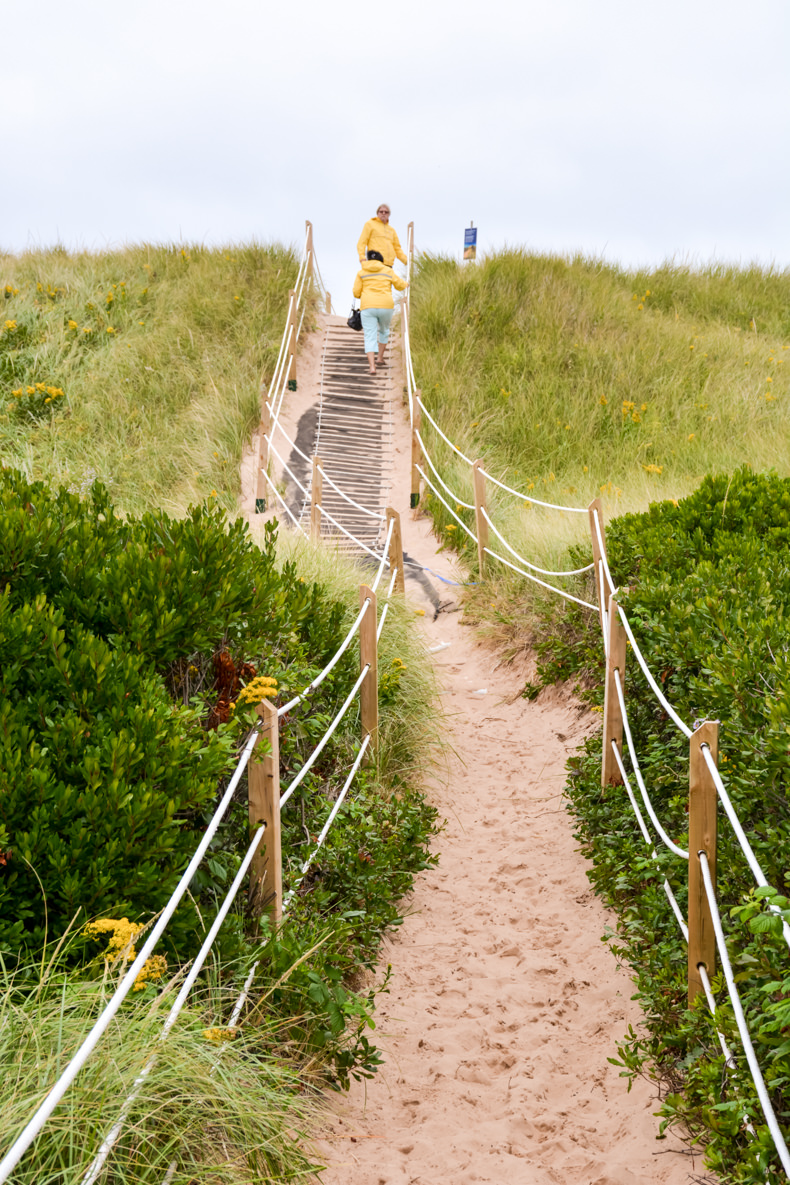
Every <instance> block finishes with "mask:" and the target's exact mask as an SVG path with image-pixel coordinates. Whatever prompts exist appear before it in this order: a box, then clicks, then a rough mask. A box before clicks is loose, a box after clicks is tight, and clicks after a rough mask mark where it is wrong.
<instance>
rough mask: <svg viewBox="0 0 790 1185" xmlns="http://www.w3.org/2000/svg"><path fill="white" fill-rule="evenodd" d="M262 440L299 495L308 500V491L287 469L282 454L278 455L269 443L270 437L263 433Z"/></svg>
mask: <svg viewBox="0 0 790 1185" xmlns="http://www.w3.org/2000/svg"><path fill="white" fill-rule="evenodd" d="M263 439H264V440H265V441H266V443H267V444H268V445H269V448H270V449H271V450H272V452H273V453H274V455H275V457H276V458H277V460H278V461H279V462H280V464H281V465H282V469H283V473H287V474H288V476H289V477H290V479H291V481H292V482H293V483H294V485H295V486H296V488H297V489H298V490H299V492H300V493H301V494H304V496H305V498H309V497H310V491H309V490H307V489H306V488H305V486H303V485H302V483H301V482H300V480H299V478H298V477H297V476H296V474H295V473H294V472H293V470H292V469H291V468H289V466H288V464H287V463H286V462H285V461H284V460H283V458H282V454H281V453H280V452H279V451H278V450H277V449H276V448H275V446H274V445H273V444H272V442H271V438H270V437H269V436H268V435H267V434H266V433H265V432H264V434H263Z"/></svg>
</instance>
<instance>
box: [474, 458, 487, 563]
mask: <svg viewBox="0 0 790 1185" xmlns="http://www.w3.org/2000/svg"><path fill="white" fill-rule="evenodd" d="M482 464H483V462H482V461H475V463H474V465H473V466H472V480H473V481H474V487H475V526H476V527H477V566H478V570H479V572H480V576H481V578H482V577H483V576H484V575H485V570H486V554H485V549H486V548H487V547H488V523H487V522H486V520H485V519H484V517H483V511H484V510H485V508H486V479H485V478H484V477H483V475H482V473H481V472H480V466H481V465H482Z"/></svg>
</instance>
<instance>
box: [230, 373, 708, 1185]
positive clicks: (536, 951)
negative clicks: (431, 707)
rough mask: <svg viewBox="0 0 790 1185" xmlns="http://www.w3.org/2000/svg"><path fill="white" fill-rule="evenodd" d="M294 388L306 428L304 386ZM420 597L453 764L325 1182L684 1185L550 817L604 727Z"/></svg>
mask: <svg viewBox="0 0 790 1185" xmlns="http://www.w3.org/2000/svg"><path fill="white" fill-rule="evenodd" d="M300 388H301V391H300V398H299V402H300V404H301V405H302V409H303V410H304V409H307V408H309V406H310V394H309V383H308V380H307V372H306V370H305V380H304V383H303V382H302V379H301V378H300ZM293 414H294V417H295V418H298V412H294V413H293ZM395 448H396V454H397V462H398V468H397V470H396V475H395V489H396V496H395V498H394V501H393V505H394V506H395V508H396V509H397V510H399V511H400V514H401V519H402V523H403V528H404V548H405V550H406V552H407V554H408V555H409V556H411V557H412V558H413V559H416V560H418V561H420V562H421V563H424V564H427V565H429V566H430V567H431V568H433V569H434V570H435V571H437V572H440V573H442V574H443V575H445V576H447V577H448V578H455V579H462V576H461V575H460V574H459V572H458V570H457V569H454V566H453V561H452V559H451V557H448V556H447V555H444V554H440V555H437V554H436V541H435V539H433V537H432V536H431V534H430V524H429V522H428V521H427V520H426V519H418V520H416V521H415V520H414V519H412V517H411V515H410V512H409V510H408V496H409V477H408V475H409V432H408V425H407V422H406V420H405V419H404V421H403V423H402V424H401V427H400V430H399V432H398V434H397V435H396V440H395ZM247 488H248V489H249V484H248V487H247ZM428 580H429V581H430V586H429V585H428V584H426V578H425V576H423V577H422V583H420V584H418V583H417V582H416V581H415V580H414V579H410V580H409V581H408V582H407V595H408V596H409V597H410V598H411V599H412V600H413V601H414V603H415V606H421V607H423V608H424V609H425V610H426V615H425V633H426V642H427V644H428V645H429V646H438V645H439V644H440V643H449V645H448V646H446V648H445V649H443V650H442V651H440V652H437V653H436V654H435V656H434V657H435V661H436V663H437V666H438V667H439V668H440V674H441V677H442V683H443V686H444V694H443V701H444V704H445V707H446V708H447V710H448V713H449V720H448V727H449V729H450V736H449V739H450V742H451V744H452V746H453V748H454V749H455V752H456V755H457V756H456V758H455V759H454V760H453V761H452V763H451V767H450V771H449V776H447V778H446V779H445V778H442V780H440V781H437V782H436V783H435V784H434V787H433V799H434V801H435V802H436V804H437V806H438V807H439V809H440V812H441V814H442V815H446V817H447V825H446V827H445V830H444V831H443V833H442V834H441V835H440V836H439V837H438V838H437V840H436V841H435V850H436V851H438V852H439V853H440V856H441V860H440V864H439V867H438V868H437V869H434V870H431V871H429V872H426V873H423V874H422V875H421V876H420V878H419V879H418V883H417V885H416V887H415V891H414V893H413V896H412V898H411V900H410V901H409V903H408V917H407V919H406V921H405V923H404V924H403V926H402V927H401V929H400V930H399V931H398V932H397V934H396V935H395V936H394V937H393V938H392V939H391V940H390V941H389V942H388V943H387V944H386V946H385V949H384V950H383V951H382V958H381V962H382V965H384V966H386V964H387V963H388V962H389V963H391V964H392V967H393V973H392V979H391V991H390V994H389V995H386V996H382V997H380V998H379V1007H378V1010H377V1023H378V1029H377V1035H376V1041H377V1044H378V1045H379V1047H380V1048H381V1049H382V1051H383V1053H384V1055H385V1062H386V1064H385V1066H384V1067H383V1068H382V1069H381V1070H380V1071H379V1073H378V1074H377V1076H376V1078H375V1079H374V1080H373V1081H372V1082H369V1083H367V1084H356V1085H354V1087H353V1088H352V1090H351V1092H350V1094H349V1096H348V1097H343V1098H339V1099H338V1100H337V1103H336V1113H337V1120H336V1122H335V1123H334V1124H333V1125H332V1126H331V1127H330V1129H329V1130H328V1131H327V1132H326V1134H325V1139H324V1141H323V1143H322V1144H321V1154H322V1155H323V1156H324V1158H325V1162H326V1163H327V1165H328V1166H329V1167H328V1168H327V1169H326V1171H325V1172H324V1173H322V1174H321V1181H322V1183H323V1185H418V1183H419V1185H445V1183H446V1185H450V1183H452V1185H466V1183H467V1182H497V1183H509V1182H513V1183H516V1182H518V1183H519V1185H520V1183H525V1185H544V1183H546V1185H548V1183H549V1182H551V1183H552V1185H554V1183H559V1182H562V1183H563V1185H632V1183H634V1185H635V1183H637V1182H661V1183H664V1182H665V1183H667V1185H676V1183H678V1185H679V1183H680V1182H686V1181H688V1180H689V1179H690V1174H691V1173H692V1171H693V1168H697V1169H699V1168H700V1167H701V1166H700V1165H699V1162H697V1164H696V1165H694V1166H693V1165H692V1162H691V1160H690V1158H689V1157H688V1156H687V1155H686V1154H685V1153H684V1152H683V1149H682V1146H681V1145H680V1143H679V1141H678V1140H677V1139H676V1138H675V1137H673V1136H670V1137H669V1138H668V1139H666V1140H663V1141H660V1142H659V1141H657V1140H656V1133H657V1124H658V1121H657V1120H656V1119H655V1118H654V1116H653V1112H654V1111H655V1109H656V1100H655V1094H654V1091H653V1088H652V1087H651V1086H650V1085H649V1084H647V1083H645V1082H643V1081H640V1082H638V1083H637V1084H636V1085H635V1086H634V1088H633V1089H632V1091H631V1093H630V1094H628V1093H627V1090H626V1085H625V1083H624V1080H623V1079H621V1078H620V1077H619V1076H618V1070H617V1068H616V1067H613V1066H611V1065H610V1064H609V1063H608V1062H607V1058H608V1057H610V1056H615V1055H616V1047H615V1046H616V1041H617V1039H618V1038H620V1037H622V1035H623V1034H624V1033H625V1031H626V1028H627V1025H628V1024H629V1023H633V1024H635V1025H636V1024H638V1020H639V1011H638V1008H637V1007H636V1005H635V1004H634V1003H633V1002H632V1001H631V1000H630V996H631V993H632V991H633V986H632V983H631V980H630V978H629V976H628V975H627V973H626V972H625V971H624V970H618V969H617V967H616V964H615V961H614V959H613V957H612V955H611V954H610V953H609V951H608V949H607V948H606V947H604V945H603V944H602V943H601V941H600V937H601V935H602V934H603V932H604V928H605V927H606V926H607V925H609V926H612V925H613V924H614V919H613V917H612V916H611V915H609V914H608V913H607V911H606V910H605V909H604V908H603V906H602V905H601V904H600V903H599V901H598V900H597V898H595V897H594V895H593V894H592V892H591V891H590V889H589V887H588V881H587V878H586V875H585V872H586V868H587V862H586V861H585V860H584V859H583V858H582V857H581V856H580V855H579V854H578V853H577V851H576V850H575V843H574V840H573V836H572V827H571V820H570V817H569V815H568V814H567V812H566V810H565V807H564V805H563V799H562V788H563V785H564V780H565V779H564V764H565V761H566V759H567V756H568V755H569V754H570V753H571V752H572V751H573V750H574V749H575V747H576V746H577V745H578V744H579V743H580V741H581V740H582V738H583V737H584V736H585V735H586V734H587V733H588V732H589V731H590V730H591V729H595V727H596V726H597V725H598V724H599V721H596V720H594V719H592V718H591V716H590V714H589V713H587V712H586V711H585V710H584V709H582V708H580V707H579V706H578V705H576V704H574V703H573V702H571V701H569V700H568V699H564V698H563V697H561V696H560V695H559V693H555V692H554V691H548V692H544V693H542V695H541V697H539V699H538V700H537V701H536V702H534V703H528V702H527V701H526V700H523V699H521V698H520V696H519V695H518V692H519V690H520V686H523V674H522V676H521V678H519V677H518V676H517V675H516V674H515V673H514V672H512V671H508V670H507V669H501V668H499V669H497V668H496V667H495V661H496V660H495V656H492V654H491V652H490V651H487V650H485V649H484V648H482V647H480V646H478V645H477V644H476V643H475V640H474V637H473V635H472V631H471V630H470V629H468V628H467V627H465V626H464V624H463V621H462V619H461V615H460V613H458V612H454V611H453V605H452V600H453V598H454V592H455V591H456V590H453V589H452V588H451V587H449V586H448V585H444V584H442V583H441V582H439V581H437V580H435V579H434V578H433V577H428ZM447 602H450V603H449V604H447ZM439 604H445V605H446V607H445V608H444V609H443V610H442V611H441V612H440V613H438V615H437V616H436V618H435V620H434V618H433V614H434V611H435V609H436V607H437V605H439ZM448 610H449V611H448ZM483 689H485V690H483ZM514 697H515V698H514Z"/></svg>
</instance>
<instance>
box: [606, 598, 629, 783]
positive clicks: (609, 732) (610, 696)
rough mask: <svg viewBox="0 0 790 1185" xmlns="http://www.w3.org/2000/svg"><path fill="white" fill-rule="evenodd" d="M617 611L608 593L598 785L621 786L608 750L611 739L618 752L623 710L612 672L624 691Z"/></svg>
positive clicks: (622, 645)
mask: <svg viewBox="0 0 790 1185" xmlns="http://www.w3.org/2000/svg"><path fill="white" fill-rule="evenodd" d="M627 640H628V639H627V638H626V634H625V630H624V629H623V624H622V622H621V621H620V615H619V613H618V612H617V601H616V600H615V595H614V593H612V594H611V596H610V597H609V657H608V658H607V660H606V687H605V690H604V702H603V758H602V761H601V785H602V786H603V787H604V788H605V787H606V786H621V785H622V782H623V777H622V774H621V773H620V767H619V766H618V764H617V762H616V760H615V756H614V753H613V752H612V741H614V742H615V744H616V745H617V748H618V750H619V752H620V754H621V755H622V752H623V714H622V712H621V711H620V700H619V699H618V697H617V688H616V687H615V682H614V673H615V671H618V672H619V674H620V685H621V687H622V688H623V694H625V655H626V642H627Z"/></svg>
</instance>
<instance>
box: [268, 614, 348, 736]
mask: <svg viewBox="0 0 790 1185" xmlns="http://www.w3.org/2000/svg"><path fill="white" fill-rule="evenodd" d="M370 604H371V600H370V597H366V598H365V600H364V602H363V604H362V608H361V609H360V611H359V613H358V614H357V616H356V617H355V618H354V624H353V625H352V626H351V629H350V630H349V631H348V633H347V634H346V636H345V638H344V639H343V641H342V642H341V643H340V646H339V647H338V648H337V650H336V651H335V653H334V655H333V656H332V658H331V659H330V660H329V662H328V663H327V664H326V666H325V667H324V669H323V671H321V673H320V674H319V675H316V677H315V679H313V680H312V681H311V682H310V683H308V684H307V687H305V689H304V691H300V692H299V695H295V696H294V698H293V699H292V700H289V701H288V703H287V704H283V706H282V707H281V708H278V709H277V716H278V718H279V717H281V716H284V715H285V714H286V712H290V711H292V710H293V709H294V708H295V707H296V705H297V704H301V703H302V701H303V700H306V699H307V697H308V695H311V694H312V692H314V691H315V689H316V688H317V687H320V686H321V684H322V683H323V681H324V679H326V677H327V675H328V674H329V673H330V672H331V671H333V670H334V668H335V667H336V666H337V664H338V663H339V662H340V659H341V658H342V657H343V655H344V654H345V652H346V651H347V650H348V648H349V646H350V645H351V642H352V640H353V639H354V637H355V636H356V633H357V631H358V630H359V627H360V625H361V624H362V618H363V617H364V616H365V614H366V613H367V611H368V608H369V607H370Z"/></svg>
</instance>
